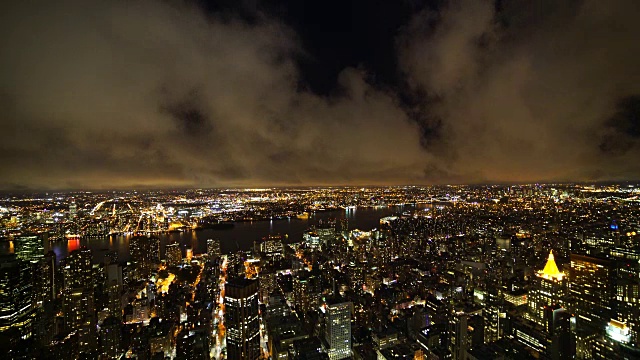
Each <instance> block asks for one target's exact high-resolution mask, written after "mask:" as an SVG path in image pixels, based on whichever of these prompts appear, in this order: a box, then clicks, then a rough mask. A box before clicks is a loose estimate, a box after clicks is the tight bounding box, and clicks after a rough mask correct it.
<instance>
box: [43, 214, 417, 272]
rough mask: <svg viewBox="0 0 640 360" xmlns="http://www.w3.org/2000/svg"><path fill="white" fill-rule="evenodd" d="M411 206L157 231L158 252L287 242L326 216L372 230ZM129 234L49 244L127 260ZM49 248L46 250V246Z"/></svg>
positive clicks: (60, 254)
mask: <svg viewBox="0 0 640 360" xmlns="http://www.w3.org/2000/svg"><path fill="white" fill-rule="evenodd" d="M412 209H414V206H411V205H405V206H394V207H377V208H371V207H365V208H358V209H355V210H339V211H326V212H316V213H312V214H311V216H310V217H309V219H307V220H300V219H289V220H272V221H254V222H237V223H235V226H234V227H233V228H232V229H228V230H213V229H204V230H200V231H186V232H180V233H170V234H160V235H159V237H160V254H161V256H164V248H165V246H166V245H168V244H174V243H179V244H181V245H182V246H183V247H186V246H190V247H191V248H192V249H193V251H194V253H196V254H198V253H205V252H206V247H207V244H206V241H207V239H220V240H221V246H222V251H223V252H224V253H229V252H232V251H236V250H248V249H249V248H251V246H253V244H254V241H258V242H259V241H260V240H261V239H262V238H263V237H265V236H267V235H275V234H280V235H282V236H283V237H284V238H285V239H284V240H285V242H286V243H293V242H298V241H300V240H301V239H302V234H303V232H304V231H305V230H307V229H308V228H310V227H311V226H312V225H317V224H318V223H319V221H327V220H328V219H337V220H338V221H339V220H340V219H344V218H346V219H348V220H349V228H350V229H361V230H371V229H373V228H377V227H378V226H379V224H380V218H382V217H385V216H390V215H393V214H397V213H401V212H403V211H407V210H412ZM130 238H131V236H130V235H128V236H125V235H116V236H104V237H90V238H82V239H80V240H68V241H61V242H55V243H51V244H49V246H50V249H51V250H53V251H54V252H55V254H56V257H57V259H58V260H61V259H62V258H64V257H65V256H67V254H68V253H69V252H71V251H73V250H75V249H77V248H80V247H81V246H86V247H88V248H89V249H91V250H92V253H93V256H94V262H101V261H102V260H103V258H104V254H105V253H106V252H107V251H117V252H118V259H119V261H128V260H129V259H130V256H129V239H130ZM46 250H48V249H46Z"/></svg>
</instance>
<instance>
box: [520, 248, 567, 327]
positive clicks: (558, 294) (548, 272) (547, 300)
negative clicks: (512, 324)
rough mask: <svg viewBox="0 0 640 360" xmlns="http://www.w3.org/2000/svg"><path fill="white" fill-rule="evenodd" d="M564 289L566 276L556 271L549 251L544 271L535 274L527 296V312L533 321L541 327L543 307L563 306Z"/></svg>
mask: <svg viewBox="0 0 640 360" xmlns="http://www.w3.org/2000/svg"><path fill="white" fill-rule="evenodd" d="M566 289H567V286H566V276H565V274H564V273H563V272H560V270H559V269H558V265H556V261H555V258H554V256H553V251H551V252H549V258H548V259H547V263H546V265H545V266H544V269H542V270H540V271H538V272H537V273H536V275H535V278H534V286H533V288H532V289H531V291H530V294H529V299H528V302H529V312H530V313H531V315H532V318H533V321H535V322H536V323H538V324H540V325H543V324H544V309H545V306H550V305H561V306H563V305H564V302H565V298H566V296H567V290H566Z"/></svg>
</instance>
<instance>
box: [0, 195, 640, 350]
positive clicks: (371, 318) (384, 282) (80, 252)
mask: <svg viewBox="0 0 640 360" xmlns="http://www.w3.org/2000/svg"><path fill="white" fill-rule="evenodd" d="M634 189H635V188H634ZM253 191H255V190H250V191H249V195H247V194H245V193H244V192H242V191H238V192H235V193H233V194H234V195H233V196H230V195H229V193H228V192H226V191H225V192H221V193H216V195H211V194H208V193H205V192H204V191H203V192H187V193H185V194H173V193H171V194H167V195H162V194H159V193H150V194H139V193H136V194H131V195H129V196H128V197H127V196H121V197H119V198H118V199H117V202H115V201H114V203H115V204H118V206H115V208H116V211H114V210H113V209H114V206H113V204H111V205H110V204H109V199H112V194H108V196H106V195H100V194H91V195H86V197H83V196H79V195H73V196H71V197H69V200H68V210H67V211H66V212H60V213H59V215H54V216H52V217H51V220H49V218H48V216H49V215H50V214H49V212H48V211H44V210H42V209H45V208H46V207H48V206H51V203H52V202H61V201H62V200H56V199H58V198H61V197H54V198H51V199H52V200H48V198H47V199H44V200H33V201H24V200H23V201H21V202H16V203H19V204H28V205H22V206H24V207H23V208H21V207H18V206H17V205H12V206H13V207H11V209H12V210H10V211H9V210H7V211H6V212H3V211H0V224H1V225H2V226H3V227H2V228H1V230H0V231H2V232H3V234H4V235H3V236H5V237H4V238H3V240H4V243H3V245H4V247H2V248H0V250H2V252H3V253H2V254H0V340H2V341H3V343H6V344H8V346H9V349H10V356H11V357H13V358H46V357H54V358H59V359H78V358H100V359H120V358H124V357H135V358H147V359H161V358H162V359H166V358H170V359H185V360H186V359H189V360H190V359H224V358H226V359H263V358H270V359H282V360H284V359H287V360H309V359H313V360H327V359H328V360H342V359H380V360H387V359H388V360H391V359H394V360H395V359H399V358H402V359H407V358H409V359H415V360H436V359H441V360H480V359H516V358H517V359H521V360H529V359H531V360H533V359H538V360H565V359H569V360H573V359H584V360H601V359H602V360H604V359H607V360H610V359H632V358H635V357H638V355H640V245H639V244H640V236H639V235H638V233H640V202H638V201H637V192H635V191H634V190H633V189H631V188H625V187H622V188H621V187H616V186H611V187H602V188H594V187H590V186H577V185H570V186H569V185H539V184H538V185H533V186H530V187H529V188H526V187H523V188H516V189H514V187H511V186H509V187H504V186H490V187H481V186H478V187H467V186H459V187H456V186H447V187H441V188H440V187H434V188H425V189H421V188H414V187H406V188H376V189H340V188H338V189H311V190H308V191H301V190H298V189H296V190H295V191H292V194H293V195H292V196H297V198H296V199H297V202H296V201H291V198H289V197H287V196H285V195H283V193H282V192H278V193H277V194H274V195H268V194H270V193H268V192H266V193H265V191H264V190H260V196H256V194H254V193H253ZM301 193H304V195H301ZM163 196H164V197H163ZM159 197H160V198H162V204H158V198H159ZM230 197H233V198H234V200H233V201H230V202H229V204H230V207H229V209H230V210H228V211H221V210H219V209H220V207H218V205H219V204H222V203H224V201H228V199H229V198H230ZM94 198H95V200H93V201H88V199H94ZM105 199H106V200H105ZM205 199H208V200H205ZM358 199H367V200H366V202H365V203H364V204H365V205H359V206H356V208H355V209H354V208H353V206H354V205H351V204H353V203H358V201H360V200H358ZM98 200H99V201H98ZM11 201H13V200H11ZM11 201H10V202H9V203H12V202H11ZM96 202H97V203H96ZM101 203H102V205H101ZM71 204H75V206H76V208H75V211H73V212H72V211H71V210H72V207H71ZM123 204H124V205H123ZM126 204H130V206H129V205H126ZM163 204H164V205H163ZM211 204H215V206H213V205H211ZM240 204H243V205H242V206H243V208H242V209H244V210H240V207H241V205H240ZM249 204H250V205H249ZM381 204H384V205H381ZM60 206H61V205H59V206H58V207H60ZM103 207H104V208H107V209H108V211H102V210H101V209H102V208H103ZM119 208H120V209H121V212H118V210H117V209H119ZM247 208H251V209H252V210H250V211H248V210H246V209H247ZM7 209H9V207H7ZM172 209H173V210H172ZM175 209H181V210H177V211H176V210H175ZM211 209H215V211H218V213H215V215H214V213H208V211H211ZM314 209H315V210H314ZM320 209H322V210H320ZM327 209H329V210H327ZM34 212H36V213H40V215H39V216H36V215H34V214H33V213H34ZM154 212H156V214H155V215H150V214H153V213H154ZM301 212H305V213H308V214H309V217H308V218H307V217H304V218H299V217H298V214H300V213H301ZM235 213H242V215H237V217H235V218H234V219H235V220H234V221H230V220H229V219H230V218H231V217H234V215H233V214H235ZM258 213H260V214H269V218H268V219H261V220H255V218H254V217H256V216H257V215H256V214H258ZM284 214H288V215H284ZM156 216H158V217H162V221H158V222H156V220H157V218H156ZM358 216H362V217H365V216H368V217H369V219H368V220H367V221H368V224H370V225H369V226H368V227H366V226H363V222H362V220H361V219H362V218H359V217H358ZM278 217H280V218H278ZM249 218H250V219H249ZM56 219H57V220H56ZM145 219H146V220H145ZM261 221H263V222H264V223H260V222H261ZM278 222H280V223H278ZM80 224H82V226H80ZM292 224H293V225H296V226H298V227H299V228H300V230H299V231H298V232H297V233H295V235H292V234H288V233H279V232H280V231H281V230H282V229H293V227H288V228H287V227H283V226H282V225H287V226H292ZM207 227H208V228H207ZM236 227H240V228H241V229H242V231H241V232H240V231H239V232H235V231H236V230H237V229H236ZM99 229H110V230H109V232H110V233H108V234H105V235H96V234H97V233H96V231H98V230H99ZM248 229H256V231H254V232H249V231H248ZM263 229H269V232H268V233H265V231H264V230H263ZM238 234H250V236H249V235H247V238H246V239H245V238H238V239H236V238H234V237H235V236H238ZM241 244H242V245H241Z"/></svg>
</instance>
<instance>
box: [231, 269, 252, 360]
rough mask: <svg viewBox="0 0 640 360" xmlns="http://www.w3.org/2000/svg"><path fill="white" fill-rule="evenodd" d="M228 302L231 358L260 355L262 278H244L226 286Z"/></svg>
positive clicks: (234, 280)
mask: <svg viewBox="0 0 640 360" xmlns="http://www.w3.org/2000/svg"><path fill="white" fill-rule="evenodd" d="M224 304H225V314H224V321H225V326H226V327H227V359H230V360H236V359H238V360H240V359H248V360H253V359H258V358H260V327H259V321H258V281H257V280H249V279H244V278H237V279H233V280H230V281H228V282H227V283H226V285H225V298H224Z"/></svg>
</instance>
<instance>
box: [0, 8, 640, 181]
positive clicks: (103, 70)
mask: <svg viewBox="0 0 640 360" xmlns="http://www.w3.org/2000/svg"><path fill="white" fill-rule="evenodd" d="M5 10H6V11H3V13H2V15H0V17H1V19H0V20H2V21H1V22H0V23H1V24H2V25H1V28H0V29H1V31H2V33H3V34H6V36H3V37H2V38H1V40H0V45H2V48H3V49H5V50H4V53H3V56H2V57H0V71H1V73H0V94H1V95H0V105H1V106H2V107H3V108H4V109H6V110H7V111H5V112H4V115H3V118H4V120H3V123H6V124H7V127H5V129H8V130H5V131H3V132H2V133H1V134H0V161H2V163H3V168H4V170H5V171H4V176H3V178H2V180H1V181H0V189H3V190H20V189H34V190H35V189H107V188H134V187H138V188H142V187H145V188H166V187H180V188H187V187H227V186H266V185H269V186H272V185H281V186H286V185H330V184H341V185H353V184H374V185H395V184H407V183H409V184H443V183H494V182H498V183H505V182H509V183H514V182H515V183H528V182H555V181H598V180H631V179H638V178H640V165H638V163H637V161H634V160H635V159H636V158H637V157H638V155H640V148H639V146H638V140H639V139H640V131H639V130H638V129H639V127H640V124H639V120H638V119H639V118H640V116H639V114H640V87H639V86H640V85H638V84H640V72H639V71H638V67H637V66H636V63H637V59H638V57H639V56H640V44H639V43H638V42H637V41H636V39H637V37H638V35H640V25H638V23H637V22H636V21H635V17H636V16H637V15H638V14H639V13H640V11H639V10H640V9H638V5H637V4H636V3H635V2H633V1H623V0H620V1H613V2H607V3H604V2H599V1H594V0H584V1H569V2H562V3H558V2H553V1H544V0H541V1H535V2H529V1H523V0H502V1H473V0H452V1H435V0H433V1H431V0H425V1H410V0H404V1H396V2H379V3H375V4H371V3H370V2H366V1H363V0H352V1H351V2H346V3H345V2H338V1H309V2H305V4H304V5H301V4H300V3H299V2H296V1H290V0H269V1H264V2H253V1H222V0H218V1H207V0H202V1H193V2H191V1H185V2H171V1H169V2H165V1H153V0H145V1H140V2H136V3H135V4H129V3H126V2H119V1H115V2H109V3H104V2H99V1H89V2H86V1H81V2H80V1H78V2H73V1H71V2H64V3H52V2H44V1H43V2H29V3H14V4H11V5H10V6H7V7H6V9H5Z"/></svg>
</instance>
